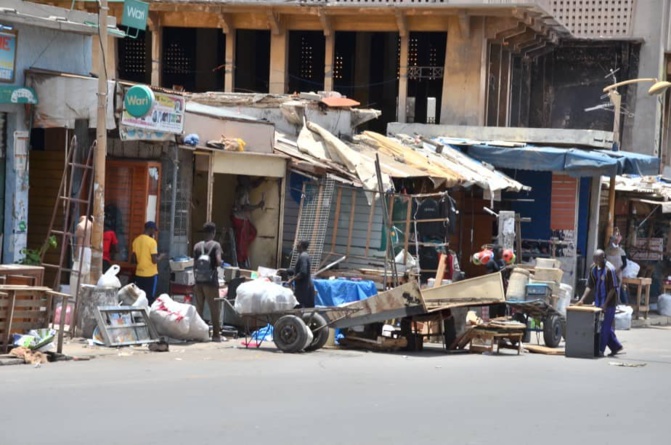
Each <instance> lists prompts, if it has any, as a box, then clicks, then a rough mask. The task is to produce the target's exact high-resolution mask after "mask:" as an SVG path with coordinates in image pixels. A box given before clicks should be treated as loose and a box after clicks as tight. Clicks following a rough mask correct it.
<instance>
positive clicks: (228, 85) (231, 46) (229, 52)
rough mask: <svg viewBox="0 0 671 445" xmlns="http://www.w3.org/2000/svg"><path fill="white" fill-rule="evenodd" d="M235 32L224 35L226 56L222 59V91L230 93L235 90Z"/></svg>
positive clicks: (232, 29) (230, 30)
mask: <svg viewBox="0 0 671 445" xmlns="http://www.w3.org/2000/svg"><path fill="white" fill-rule="evenodd" d="M236 34H237V32H236V30H235V29H234V28H231V29H229V31H228V33H226V54H225V59H224V91H225V92H227V93H232V92H233V91H234V89H235V43H236V42H235V41H236V38H235V37H236Z"/></svg>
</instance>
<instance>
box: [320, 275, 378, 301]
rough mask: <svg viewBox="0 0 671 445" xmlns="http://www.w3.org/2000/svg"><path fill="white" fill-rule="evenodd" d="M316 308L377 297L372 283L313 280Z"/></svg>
mask: <svg viewBox="0 0 671 445" xmlns="http://www.w3.org/2000/svg"><path fill="white" fill-rule="evenodd" d="M314 283H315V289H317V298H316V300H315V304H316V305H317V306H339V305H341V304H344V303H351V302H353V301H359V300H365V299H366V298H368V297H372V296H373V295H377V288H376V287H375V283H374V282H373V281H351V280H314Z"/></svg>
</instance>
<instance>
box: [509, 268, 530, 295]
mask: <svg viewBox="0 0 671 445" xmlns="http://www.w3.org/2000/svg"><path fill="white" fill-rule="evenodd" d="M529 275H530V273H529V271H528V270H526V269H522V268H519V267H516V268H515V269H513V271H512V272H511V273H510V280H508V290H507V292H506V300H524V296H525V295H526V286H527V284H529Z"/></svg>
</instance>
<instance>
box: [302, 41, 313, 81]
mask: <svg viewBox="0 0 671 445" xmlns="http://www.w3.org/2000/svg"><path fill="white" fill-rule="evenodd" d="M301 78H303V79H312V44H311V42H310V40H309V39H307V38H305V37H301Z"/></svg>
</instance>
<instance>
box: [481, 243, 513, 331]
mask: <svg viewBox="0 0 671 445" xmlns="http://www.w3.org/2000/svg"><path fill="white" fill-rule="evenodd" d="M492 252H493V253H494V258H492V259H491V260H489V261H488V262H487V264H486V265H485V267H486V268H487V273H488V274H490V273H497V272H501V279H502V280H503V292H504V293H505V292H506V290H507V289H508V277H509V276H510V271H509V270H508V269H507V268H506V263H505V261H503V247H501V246H499V245H495V246H493V247H492ZM505 315H506V305H505V304H492V305H491V306H489V318H498V317H505Z"/></svg>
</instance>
